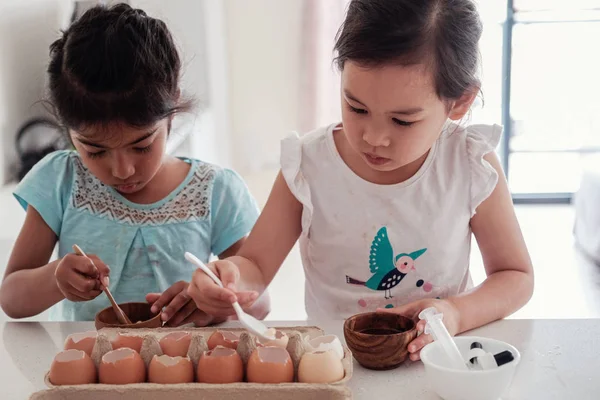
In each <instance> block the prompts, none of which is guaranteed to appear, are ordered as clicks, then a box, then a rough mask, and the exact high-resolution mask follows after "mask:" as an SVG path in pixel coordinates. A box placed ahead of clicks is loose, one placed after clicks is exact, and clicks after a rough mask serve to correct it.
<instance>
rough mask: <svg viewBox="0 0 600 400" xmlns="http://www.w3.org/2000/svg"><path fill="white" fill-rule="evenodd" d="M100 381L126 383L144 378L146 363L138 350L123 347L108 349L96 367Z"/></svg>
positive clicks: (143, 379) (114, 383)
mask: <svg viewBox="0 0 600 400" xmlns="http://www.w3.org/2000/svg"><path fill="white" fill-rule="evenodd" d="M98 373H99V378H100V383H105V384H112V385H126V384H130V383H142V382H144V381H145V380H146V365H145V364H144V361H143V360H142V357H141V356H140V355H139V353H138V352H136V351H135V350H132V349H131V348H127V347H123V348H120V349H117V350H113V351H109V352H108V353H106V354H105V355H104V356H103V357H102V362H101V363H100V367H99V368H98Z"/></svg>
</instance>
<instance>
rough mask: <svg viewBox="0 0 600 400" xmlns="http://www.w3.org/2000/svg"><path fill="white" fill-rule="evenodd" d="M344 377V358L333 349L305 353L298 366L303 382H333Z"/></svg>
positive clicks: (300, 378) (299, 376)
mask: <svg viewBox="0 0 600 400" xmlns="http://www.w3.org/2000/svg"><path fill="white" fill-rule="evenodd" d="M343 377H344V366H343V365H342V360H341V359H340V358H339V356H338V354H336V352H335V350H333V349H329V350H327V351H315V352H308V353H305V354H304V356H302V359H301V360H300V365H299V366H298V381H300V382H303V383H333V382H337V381H339V380H341V379H342V378H343Z"/></svg>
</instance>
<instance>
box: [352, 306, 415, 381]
mask: <svg viewBox="0 0 600 400" xmlns="http://www.w3.org/2000/svg"><path fill="white" fill-rule="evenodd" d="M344 337H345V338H346V344H347V345H348V348H349V349H350V350H351V351H352V355H353V356H354V358H356V361H358V363H359V364H360V365H362V366H363V367H365V368H368V369H374V370H389V369H394V368H397V367H398V366H399V365H400V364H402V363H403V362H404V360H406V358H407V357H408V344H409V343H410V342H411V341H412V340H413V339H414V338H416V337H417V325H416V324H415V322H414V321H413V320H412V319H410V318H407V317H404V316H402V315H398V314H388V313H374V312H371V313H364V314H358V315H354V316H353V317H350V318H348V319H347V320H346V322H345V323H344Z"/></svg>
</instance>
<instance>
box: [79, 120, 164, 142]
mask: <svg viewBox="0 0 600 400" xmlns="http://www.w3.org/2000/svg"><path fill="white" fill-rule="evenodd" d="M162 125H163V124H162V121H159V122H158V123H156V124H153V125H149V126H146V127H133V126H130V125H126V124H123V123H110V124H98V125H90V126H87V127H85V128H83V129H80V130H77V129H70V130H69V131H70V133H71V135H73V136H74V137H75V138H77V139H78V140H79V141H80V142H82V143H86V144H95V145H99V146H102V147H106V148H118V147H122V146H128V145H130V144H131V143H132V142H135V141H138V140H140V139H143V138H146V137H149V136H152V134H154V133H156V132H159V131H160V129H161V128H162Z"/></svg>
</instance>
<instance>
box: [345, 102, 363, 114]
mask: <svg viewBox="0 0 600 400" xmlns="http://www.w3.org/2000/svg"><path fill="white" fill-rule="evenodd" d="M348 107H350V111H352V112H354V113H357V114H366V113H367V110H363V109H362V108H355V107H352V106H351V105H350V104H348Z"/></svg>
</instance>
